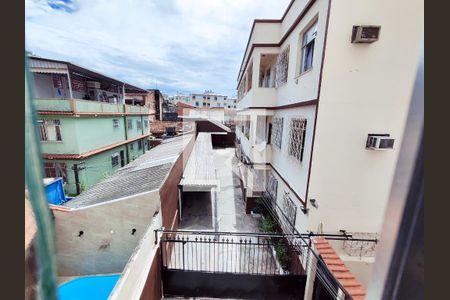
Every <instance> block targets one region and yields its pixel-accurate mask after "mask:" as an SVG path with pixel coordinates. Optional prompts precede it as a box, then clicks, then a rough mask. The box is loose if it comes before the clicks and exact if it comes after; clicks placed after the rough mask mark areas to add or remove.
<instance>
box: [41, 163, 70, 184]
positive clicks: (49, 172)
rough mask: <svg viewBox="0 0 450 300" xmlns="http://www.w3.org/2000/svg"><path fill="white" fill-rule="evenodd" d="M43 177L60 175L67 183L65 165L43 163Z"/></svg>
mask: <svg viewBox="0 0 450 300" xmlns="http://www.w3.org/2000/svg"><path fill="white" fill-rule="evenodd" d="M44 172H45V177H51V178H56V177H62V178H63V181H64V182H66V183H67V166H66V164H65V163H54V162H46V163H44Z"/></svg>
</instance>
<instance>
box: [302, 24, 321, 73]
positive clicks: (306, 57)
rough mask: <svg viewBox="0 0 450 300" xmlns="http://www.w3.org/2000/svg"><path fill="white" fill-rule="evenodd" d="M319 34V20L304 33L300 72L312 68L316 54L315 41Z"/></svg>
mask: <svg viewBox="0 0 450 300" xmlns="http://www.w3.org/2000/svg"><path fill="white" fill-rule="evenodd" d="M316 36H317V21H316V22H315V23H314V24H313V25H311V27H309V29H308V30H307V31H306V32H305V33H304V34H303V42H302V64H301V69H300V73H304V72H306V71H308V70H309V69H311V68H312V63H313V56H314V43H315V40H316Z"/></svg>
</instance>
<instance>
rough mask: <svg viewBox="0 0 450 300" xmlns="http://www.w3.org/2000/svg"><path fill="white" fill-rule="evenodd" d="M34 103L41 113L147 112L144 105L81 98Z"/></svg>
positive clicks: (44, 100)
mask: <svg viewBox="0 0 450 300" xmlns="http://www.w3.org/2000/svg"><path fill="white" fill-rule="evenodd" d="M34 105H35V108H36V110H37V111H39V112H41V113H43V112H46V113H64V114H73V115H80V114H81V115H83V114H96V113H98V114H105V115H108V114H111V115H116V114H142V115H144V114H149V113H150V110H149V108H148V107H146V106H140V105H128V104H114V103H106V102H97V101H89V100H81V99H72V100H69V99H36V100H35V101H34Z"/></svg>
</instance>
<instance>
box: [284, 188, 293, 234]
mask: <svg viewBox="0 0 450 300" xmlns="http://www.w3.org/2000/svg"><path fill="white" fill-rule="evenodd" d="M282 209H283V212H284V214H285V215H286V217H287V219H288V221H289V222H290V223H291V225H292V228H291V230H292V232H294V228H295V219H296V217H297V206H295V204H294V201H292V199H291V197H290V196H289V193H288V192H286V191H285V192H284V195H283V203H282Z"/></svg>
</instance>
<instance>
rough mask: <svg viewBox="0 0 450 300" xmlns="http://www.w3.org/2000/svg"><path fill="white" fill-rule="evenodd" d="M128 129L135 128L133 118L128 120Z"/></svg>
mask: <svg viewBox="0 0 450 300" xmlns="http://www.w3.org/2000/svg"><path fill="white" fill-rule="evenodd" d="M128 129H133V120H128Z"/></svg>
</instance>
